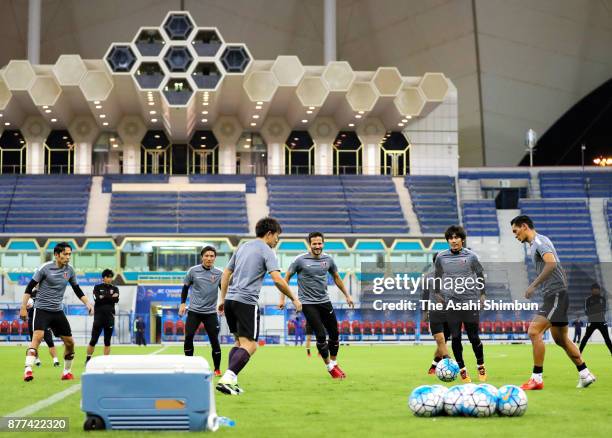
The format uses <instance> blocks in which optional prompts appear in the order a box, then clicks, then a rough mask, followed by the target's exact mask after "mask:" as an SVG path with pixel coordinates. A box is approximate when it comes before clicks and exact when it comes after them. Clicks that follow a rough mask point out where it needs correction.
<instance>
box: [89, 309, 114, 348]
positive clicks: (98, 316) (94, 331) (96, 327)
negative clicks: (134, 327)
mask: <svg viewBox="0 0 612 438" xmlns="http://www.w3.org/2000/svg"><path fill="white" fill-rule="evenodd" d="M114 327H115V315H114V314H113V313H112V312H101V311H99V310H96V311H95V313H94V322H93V327H92V328H91V339H90V341H89V345H91V346H92V347H95V346H96V344H97V343H98V339H99V338H100V334H101V333H102V331H104V345H105V346H106V347H110V344H111V339H112V337H113V328H114Z"/></svg>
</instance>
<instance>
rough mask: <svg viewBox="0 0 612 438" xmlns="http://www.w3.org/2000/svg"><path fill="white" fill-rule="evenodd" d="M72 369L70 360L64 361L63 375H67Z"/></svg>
mask: <svg viewBox="0 0 612 438" xmlns="http://www.w3.org/2000/svg"><path fill="white" fill-rule="evenodd" d="M71 368H72V359H64V374H68V373H69V372H70V369H71Z"/></svg>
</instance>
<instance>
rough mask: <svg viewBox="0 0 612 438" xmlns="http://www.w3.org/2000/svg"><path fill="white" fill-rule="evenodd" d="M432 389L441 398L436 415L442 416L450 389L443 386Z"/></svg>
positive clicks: (432, 387)
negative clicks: (445, 398)
mask: <svg viewBox="0 0 612 438" xmlns="http://www.w3.org/2000/svg"><path fill="white" fill-rule="evenodd" d="M431 389H432V390H433V391H434V392H436V393H438V395H439V396H440V400H439V401H438V406H437V407H436V415H438V414H442V413H444V396H445V395H446V393H447V392H448V388H447V387H446V386H442V385H431Z"/></svg>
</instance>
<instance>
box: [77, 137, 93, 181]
mask: <svg viewBox="0 0 612 438" xmlns="http://www.w3.org/2000/svg"><path fill="white" fill-rule="evenodd" d="M74 146H75V149H74V173H75V174H79V175H91V155H92V149H93V147H92V144H91V143H89V142H86V141H82V142H78V143H76V142H75V144H74Z"/></svg>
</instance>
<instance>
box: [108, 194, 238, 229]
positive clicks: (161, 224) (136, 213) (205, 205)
mask: <svg viewBox="0 0 612 438" xmlns="http://www.w3.org/2000/svg"><path fill="white" fill-rule="evenodd" d="M107 232H108V233H125V234H132V233H207V234H218V233H224V234H225V233H247V232H248V222H247V212H246V199H245V194H244V193H242V192H181V193H178V192H164V193H151V192H122V193H113V194H112V197H111V208H110V214H109V220H108V226H107Z"/></svg>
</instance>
